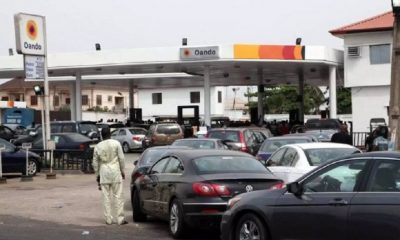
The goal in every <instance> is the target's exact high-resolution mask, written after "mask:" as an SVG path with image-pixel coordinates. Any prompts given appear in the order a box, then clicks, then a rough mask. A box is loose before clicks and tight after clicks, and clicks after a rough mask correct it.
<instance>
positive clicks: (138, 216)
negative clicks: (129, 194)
mask: <svg viewBox="0 0 400 240" xmlns="http://www.w3.org/2000/svg"><path fill="white" fill-rule="evenodd" d="M132 211H133V214H132V215H133V221H134V222H144V221H146V220H147V215H146V214H144V213H143V211H142V207H141V206H140V196H139V193H138V191H137V190H134V191H133V199H132Z"/></svg>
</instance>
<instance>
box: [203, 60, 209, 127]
mask: <svg viewBox="0 0 400 240" xmlns="http://www.w3.org/2000/svg"><path fill="white" fill-rule="evenodd" d="M210 88H211V87H210V67H209V66H205V67H204V123H205V125H206V126H208V127H211V94H210Z"/></svg>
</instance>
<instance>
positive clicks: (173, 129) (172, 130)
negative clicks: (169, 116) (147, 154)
mask: <svg viewBox="0 0 400 240" xmlns="http://www.w3.org/2000/svg"><path fill="white" fill-rule="evenodd" d="M157 133H160V134H179V133H181V130H180V127H179V126H178V125H173V124H168V125H159V126H158V127H157Z"/></svg>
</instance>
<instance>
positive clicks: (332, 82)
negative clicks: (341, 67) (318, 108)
mask: <svg viewBox="0 0 400 240" xmlns="http://www.w3.org/2000/svg"><path fill="white" fill-rule="evenodd" d="M336 101H337V100H336V66H329V105H330V111H329V118H337V108H336Z"/></svg>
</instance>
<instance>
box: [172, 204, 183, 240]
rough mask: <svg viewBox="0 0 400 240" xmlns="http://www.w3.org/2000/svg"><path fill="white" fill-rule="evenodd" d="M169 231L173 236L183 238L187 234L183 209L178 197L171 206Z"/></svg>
mask: <svg viewBox="0 0 400 240" xmlns="http://www.w3.org/2000/svg"><path fill="white" fill-rule="evenodd" d="M169 232H170V233H171V235H172V237H173V238H181V237H183V235H184V234H185V222H184V218H183V209H182V206H181V204H180V202H179V201H178V199H174V200H173V201H172V204H171V206H170V208H169Z"/></svg>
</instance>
